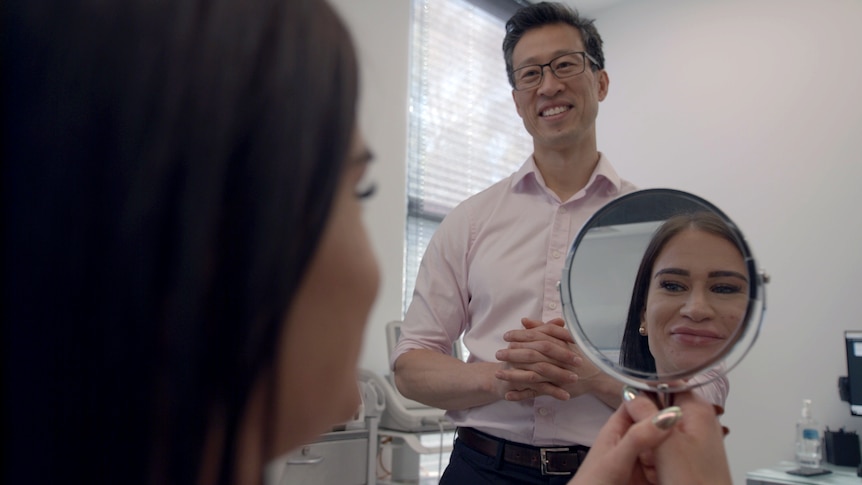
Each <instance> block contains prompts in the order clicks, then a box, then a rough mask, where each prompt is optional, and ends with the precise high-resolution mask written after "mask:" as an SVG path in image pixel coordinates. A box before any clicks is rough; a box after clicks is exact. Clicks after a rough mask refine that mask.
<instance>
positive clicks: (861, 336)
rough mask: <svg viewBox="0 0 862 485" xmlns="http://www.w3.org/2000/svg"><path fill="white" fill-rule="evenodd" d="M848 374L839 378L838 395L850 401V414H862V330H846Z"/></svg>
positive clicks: (843, 399)
mask: <svg viewBox="0 0 862 485" xmlns="http://www.w3.org/2000/svg"><path fill="white" fill-rule="evenodd" d="M844 343H845V348H846V352H847V376H843V377H839V378H838V395H839V396H840V397H841V400H842V401H846V402H848V403H850V414H852V415H853V416H862V330H845V331H844Z"/></svg>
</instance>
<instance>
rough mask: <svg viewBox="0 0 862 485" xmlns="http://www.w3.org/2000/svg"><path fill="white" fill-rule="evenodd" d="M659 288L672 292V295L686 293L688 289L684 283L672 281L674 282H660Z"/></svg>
mask: <svg viewBox="0 0 862 485" xmlns="http://www.w3.org/2000/svg"><path fill="white" fill-rule="evenodd" d="M658 286H659V288H661V289H663V290H666V291H670V292H672V293H678V292H681V291H685V290H686V289H687V288H686V286H685V285H683V284H682V283H679V282H676V281H672V280H662V281H659V284H658Z"/></svg>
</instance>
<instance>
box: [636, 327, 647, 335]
mask: <svg viewBox="0 0 862 485" xmlns="http://www.w3.org/2000/svg"><path fill="white" fill-rule="evenodd" d="M638 333H639V334H641V336H642V337H646V327H641V328H639V329H638Z"/></svg>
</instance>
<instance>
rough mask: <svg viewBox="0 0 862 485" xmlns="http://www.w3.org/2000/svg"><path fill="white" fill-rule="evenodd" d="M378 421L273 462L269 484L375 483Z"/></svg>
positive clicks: (266, 473)
mask: <svg viewBox="0 0 862 485" xmlns="http://www.w3.org/2000/svg"><path fill="white" fill-rule="evenodd" d="M377 420H378V418H376V417H367V418H366V419H365V422H366V426H365V427H364V428H360V429H348V430H344V431H333V432H330V433H326V434H324V435H322V436H321V437H320V438H319V439H318V440H317V441H315V442H313V443H309V444H307V445H305V446H302V447H301V448H299V449H297V450H295V451H293V452H291V453H289V454H286V455H284V456H281V457H279V458H277V459H275V460H273V461H272V462H270V463H269V464H268V465H267V467H266V470H265V471H264V484H265V485H373V484H374V483H375V481H376V479H375V475H376V472H377V468H376V458H377Z"/></svg>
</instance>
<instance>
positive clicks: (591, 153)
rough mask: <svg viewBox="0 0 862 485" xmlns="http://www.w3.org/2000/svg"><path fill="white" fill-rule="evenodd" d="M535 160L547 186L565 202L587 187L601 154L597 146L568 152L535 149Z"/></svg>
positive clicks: (573, 149) (575, 148)
mask: <svg viewBox="0 0 862 485" xmlns="http://www.w3.org/2000/svg"><path fill="white" fill-rule="evenodd" d="M533 158H534V159H535V160H536V167H538V168H539V172H541V173H542V178H544V179H545V184H547V186H548V188H549V189H551V190H553V191H554V193H555V194H557V197H559V198H560V200H561V201H563V202H565V201H566V200H568V199H569V198H570V197H571V196H573V195H575V194H576V193H578V191H580V190H581V189H583V188H584V187H585V186H586V185H587V182H589V180H590V176H591V175H592V174H593V171H595V169H596V165H597V164H598V163H599V152H598V151H597V150H596V148H595V145H593V146H591V147H589V148H586V149H579V148H578V147H572V148H571V149H567V150H551V149H539V148H538V147H534V152H533Z"/></svg>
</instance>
